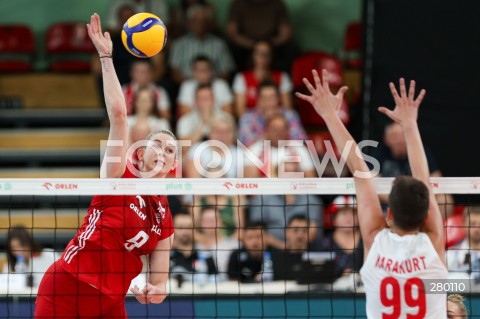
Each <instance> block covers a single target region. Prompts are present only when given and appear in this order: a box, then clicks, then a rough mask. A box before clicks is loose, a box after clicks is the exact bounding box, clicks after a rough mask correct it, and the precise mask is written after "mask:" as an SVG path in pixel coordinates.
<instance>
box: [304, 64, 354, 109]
mask: <svg viewBox="0 0 480 319" xmlns="http://www.w3.org/2000/svg"><path fill="white" fill-rule="evenodd" d="M312 74H313V79H314V82H315V87H314V86H313V85H312V84H311V83H310V81H308V79H306V78H304V79H303V83H305V85H306V86H307V89H308V91H309V92H310V93H311V94H312V95H305V94H302V93H299V92H296V93H295V95H296V96H297V97H298V98H300V99H302V100H304V101H307V102H309V103H310V104H312V105H313V107H314V108H315V110H316V111H317V113H318V114H319V115H320V116H321V117H322V118H324V119H325V117H327V116H331V115H336V114H337V111H338V108H339V107H340V105H341V104H342V100H343V95H344V94H345V92H346V91H347V90H348V87H346V86H342V87H341V88H340V90H338V92H337V94H335V95H334V94H333V93H332V91H331V90H330V86H329V84H328V72H327V70H322V80H321V81H320V77H319V76H318V73H317V71H316V70H312Z"/></svg>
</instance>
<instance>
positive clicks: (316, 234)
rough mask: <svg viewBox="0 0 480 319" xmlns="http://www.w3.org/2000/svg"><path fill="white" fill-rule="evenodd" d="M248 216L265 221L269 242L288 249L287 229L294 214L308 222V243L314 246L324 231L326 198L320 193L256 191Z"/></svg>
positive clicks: (254, 220)
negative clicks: (285, 193)
mask: <svg viewBox="0 0 480 319" xmlns="http://www.w3.org/2000/svg"><path fill="white" fill-rule="evenodd" d="M249 207H250V212H249V220H250V221H252V222H261V223H263V224H264V225H265V229H266V231H267V234H266V236H265V238H266V242H267V244H268V245H269V246H272V247H274V248H276V249H285V240H286V233H285V232H286V229H287V226H288V223H289V222H290V220H291V219H292V217H293V216H303V217H304V218H305V219H306V220H307V222H308V236H307V239H308V243H309V244H310V245H311V246H313V247H315V246H317V245H318V244H319V243H320V240H321V238H322V233H323V227H322V225H323V218H322V216H323V202H322V200H321V199H320V198H319V197H318V196H317V195H293V194H287V195H255V196H253V197H252V198H251V199H250V202H249Z"/></svg>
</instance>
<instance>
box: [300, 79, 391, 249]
mask: <svg viewBox="0 0 480 319" xmlns="http://www.w3.org/2000/svg"><path fill="white" fill-rule="evenodd" d="M312 73H313V78H314V81H315V87H314V86H313V85H312V84H310V82H309V81H308V80H307V79H303V81H304V83H305V85H306V86H307V88H308V90H309V91H310V93H311V95H309V96H308V95H304V94H301V93H298V92H297V93H296V95H297V96H298V97H299V98H301V99H303V100H305V101H308V102H310V103H311V104H312V105H313V107H314V108H315V110H316V111H317V113H318V114H319V115H320V116H321V117H322V118H323V120H324V121H325V123H326V124H327V127H328V129H329V131H330V133H331V134H332V136H333V139H334V141H335V143H336V145H337V147H338V149H339V150H342V154H343V153H344V151H343V150H344V149H345V148H346V147H347V148H349V151H348V154H347V158H346V162H347V165H348V168H349V169H350V172H351V173H352V175H353V177H354V181H355V188H356V194H357V204H358V205H357V214H358V221H359V224H360V232H361V234H362V239H363V243H364V249H365V256H367V254H368V251H369V250H370V247H371V246H372V244H373V239H374V238H375V235H376V234H377V233H378V232H379V231H380V230H382V229H384V228H385V227H386V226H387V224H386V222H385V218H384V217H383V214H382V209H381V207H380V201H379V199H378V196H377V193H376V191H375V188H374V185H373V182H372V180H371V178H370V177H369V176H370V173H367V172H369V169H368V167H367V164H366V163H365V161H364V159H363V158H362V157H361V153H360V150H359V148H358V146H357V143H356V142H355V140H354V139H353V138H352V136H351V135H350V133H349V132H348V130H347V129H346V127H345V125H344V124H343V123H342V121H341V120H340V118H339V117H338V112H337V111H338V108H339V107H340V105H341V103H342V100H343V95H344V93H345V92H346V91H347V87H342V88H341V89H340V90H339V91H338V93H337V94H336V95H334V94H333V93H332V92H331V91H330V87H329V85H328V80H327V77H328V73H327V71H326V70H323V72H322V81H320V77H319V75H318V73H317V71H316V70H313V71H312Z"/></svg>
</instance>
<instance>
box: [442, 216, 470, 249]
mask: <svg viewBox="0 0 480 319" xmlns="http://www.w3.org/2000/svg"><path fill="white" fill-rule="evenodd" d="M465 237H466V232H465V226H464V225H463V215H452V216H450V217H449V218H447V220H446V221H445V246H446V247H447V248H449V247H452V246H454V245H456V244H458V243H459V242H461V241H462V240H463V239H464V238H465Z"/></svg>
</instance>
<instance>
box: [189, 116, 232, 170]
mask: <svg viewBox="0 0 480 319" xmlns="http://www.w3.org/2000/svg"><path fill="white" fill-rule="evenodd" d="M211 123H212V127H211V130H210V134H209V135H208V141H207V142H208V144H202V143H196V144H194V145H193V146H192V147H191V148H190V150H189V151H188V156H187V157H186V158H184V169H185V177H188V178H199V177H207V175H208V177H217V178H219V177H225V178H236V177H237V170H238V165H237V163H238V162H237V158H238V149H237V145H236V143H235V142H236V141H235V136H236V135H235V127H236V126H235V119H234V118H233V116H231V115H230V114H227V113H219V114H216V115H214V116H213V118H212V121H211ZM203 147H205V149H204V148H203ZM227 150H228V151H227ZM198 152H200V153H198ZM217 155H218V156H219V157H218V158H214V157H215V156H217ZM195 156H197V160H196V159H195Z"/></svg>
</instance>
